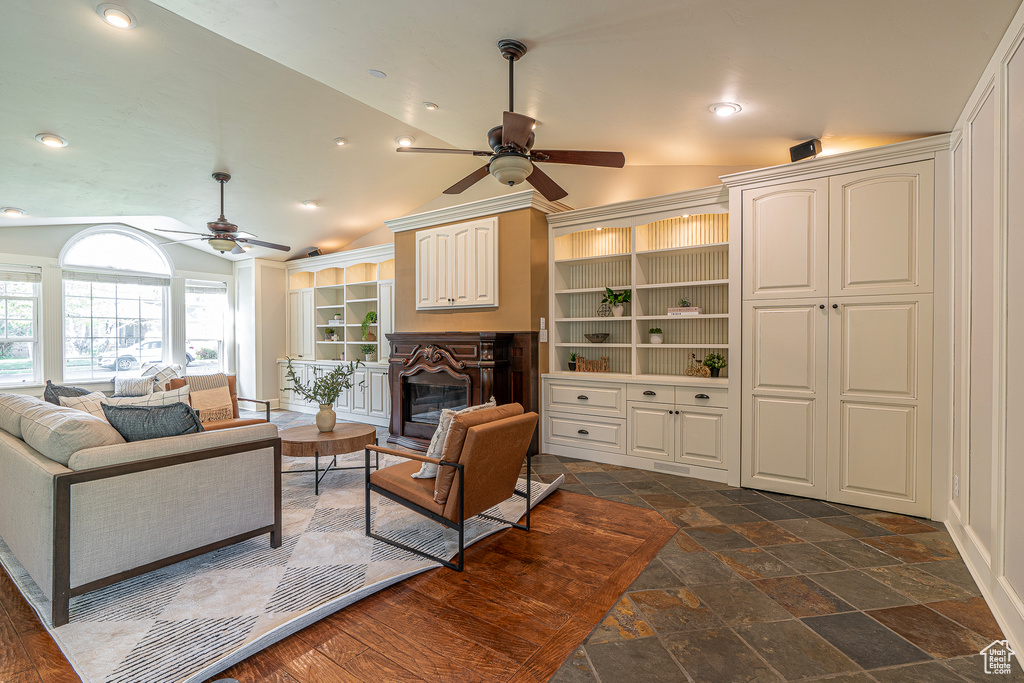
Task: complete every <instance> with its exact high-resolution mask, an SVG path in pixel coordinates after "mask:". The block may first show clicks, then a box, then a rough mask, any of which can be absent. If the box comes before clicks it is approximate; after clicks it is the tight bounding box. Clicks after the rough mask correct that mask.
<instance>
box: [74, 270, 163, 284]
mask: <svg viewBox="0 0 1024 683" xmlns="http://www.w3.org/2000/svg"><path fill="white" fill-rule="evenodd" d="M62 272H63V274H64V279H65V280H72V281H74V282H104V283H107V284H116V285H144V286H147V287H167V286H169V285H170V284H171V278H169V277H160V276H158V275H128V274H125V273H98V272H96V271H86V270H65V271H62Z"/></svg>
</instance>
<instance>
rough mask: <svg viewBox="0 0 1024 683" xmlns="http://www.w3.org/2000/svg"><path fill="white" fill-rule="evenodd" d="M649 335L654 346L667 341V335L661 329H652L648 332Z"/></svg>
mask: <svg viewBox="0 0 1024 683" xmlns="http://www.w3.org/2000/svg"><path fill="white" fill-rule="evenodd" d="M647 333H648V334H649V335H651V343H652V344H661V343H663V342H664V341H665V334H664V333H663V332H662V331H661V328H660V327H652V328H651V329H649V330H647Z"/></svg>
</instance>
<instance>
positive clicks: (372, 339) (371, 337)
mask: <svg viewBox="0 0 1024 683" xmlns="http://www.w3.org/2000/svg"><path fill="white" fill-rule="evenodd" d="M363 339H365V340H366V341H368V342H375V341H377V335H375V334H374V333H373V332H367V333H366V336H365V337H363Z"/></svg>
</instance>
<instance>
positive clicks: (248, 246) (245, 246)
mask: <svg viewBox="0 0 1024 683" xmlns="http://www.w3.org/2000/svg"><path fill="white" fill-rule="evenodd" d="M242 251H252V245H251V244H243V245H242Z"/></svg>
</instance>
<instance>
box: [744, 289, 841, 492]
mask: <svg viewBox="0 0 1024 683" xmlns="http://www.w3.org/2000/svg"><path fill="white" fill-rule="evenodd" d="M823 306H824V300H823V299H795V300H792V301H776V302H771V303H769V302H752V303H748V304H745V306H744V317H743V323H744V324H743V361H742V362H743V372H742V376H743V399H742V410H743V415H742V418H741V419H742V430H741V439H740V441H741V473H740V480H741V483H742V484H743V486H749V487H752V488H761V489H767V490H770V491H778V492H780V493H789V494H793V495H799V496H807V497H810V498H824V497H825V493H826V469H825V467H826V461H825V456H826V448H827V444H828V440H827V422H828V414H827V412H826V409H825V398H826V394H827V390H828V315H827V312H826V310H825V309H824V308H823Z"/></svg>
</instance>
